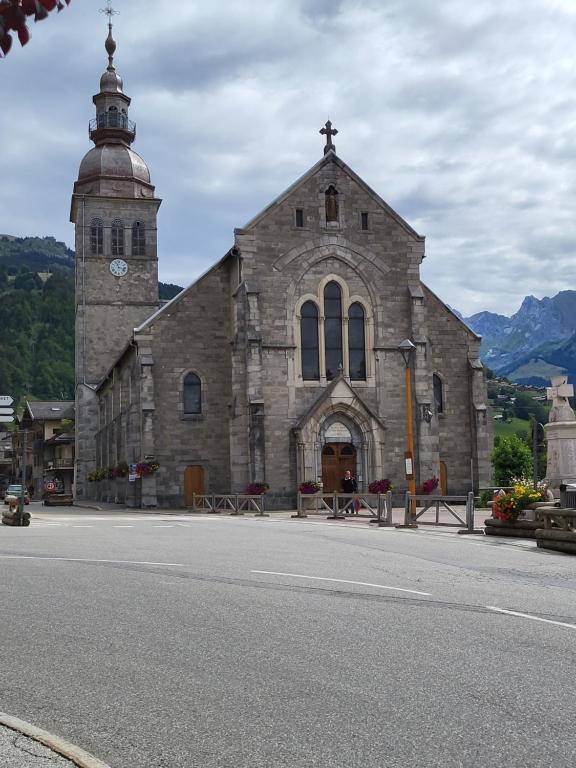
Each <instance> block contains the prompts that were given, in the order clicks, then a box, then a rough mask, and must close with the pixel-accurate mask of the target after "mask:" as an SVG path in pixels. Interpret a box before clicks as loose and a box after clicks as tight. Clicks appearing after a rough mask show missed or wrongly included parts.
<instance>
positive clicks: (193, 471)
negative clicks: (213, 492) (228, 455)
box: [184, 464, 204, 507]
mask: <svg viewBox="0 0 576 768" xmlns="http://www.w3.org/2000/svg"><path fill="white" fill-rule="evenodd" d="M195 493H196V494H203V493H204V467H200V466H198V465H197V464H194V465H192V466H189V467H186V469H185V470H184V504H185V505H186V506H187V507H191V506H192V503H193V497H194V494H195Z"/></svg>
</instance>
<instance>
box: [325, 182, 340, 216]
mask: <svg viewBox="0 0 576 768" xmlns="http://www.w3.org/2000/svg"><path fill="white" fill-rule="evenodd" d="M324 197H325V198H326V221H338V190H337V189H336V188H335V187H334V186H332V185H330V186H329V187H328V189H327V190H326V192H325V194H324Z"/></svg>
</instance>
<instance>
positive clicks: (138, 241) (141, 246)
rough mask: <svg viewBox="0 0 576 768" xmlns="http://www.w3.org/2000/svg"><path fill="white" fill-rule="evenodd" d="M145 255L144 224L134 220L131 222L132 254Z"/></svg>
mask: <svg viewBox="0 0 576 768" xmlns="http://www.w3.org/2000/svg"><path fill="white" fill-rule="evenodd" d="M145 255H146V230H145V229H144V224H142V223H141V222H140V221H135V222H134V224H132V256H145Z"/></svg>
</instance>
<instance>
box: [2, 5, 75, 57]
mask: <svg viewBox="0 0 576 768" xmlns="http://www.w3.org/2000/svg"><path fill="white" fill-rule="evenodd" d="M64 2H65V3H66V5H69V4H70V0H64ZM55 8H57V9H58V11H61V10H62V9H63V8H64V5H63V3H62V2H61V0H0V58H2V56H3V55H4V56H6V54H7V53H8V51H9V50H10V48H11V47H12V36H11V35H10V32H11V31H14V32H16V34H17V35H18V39H19V40H20V44H21V45H26V43H27V42H28V41H29V40H30V32H29V31H28V27H27V26H26V17H27V16H34V21H42V19H45V18H46V17H47V16H48V13H49V12H50V11H53V10H54V9H55Z"/></svg>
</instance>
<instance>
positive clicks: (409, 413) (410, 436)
mask: <svg viewBox="0 0 576 768" xmlns="http://www.w3.org/2000/svg"><path fill="white" fill-rule="evenodd" d="M406 443H407V446H406V447H407V451H408V453H409V454H410V460H411V463H412V467H411V469H412V474H411V476H410V477H409V478H408V491H409V492H410V494H411V495H412V496H415V495H416V467H415V466H414V413H413V408H412V376H411V371H410V365H407V366H406Z"/></svg>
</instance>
